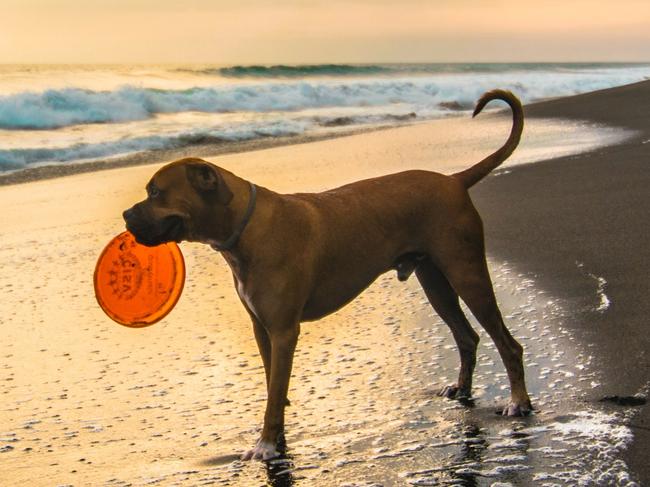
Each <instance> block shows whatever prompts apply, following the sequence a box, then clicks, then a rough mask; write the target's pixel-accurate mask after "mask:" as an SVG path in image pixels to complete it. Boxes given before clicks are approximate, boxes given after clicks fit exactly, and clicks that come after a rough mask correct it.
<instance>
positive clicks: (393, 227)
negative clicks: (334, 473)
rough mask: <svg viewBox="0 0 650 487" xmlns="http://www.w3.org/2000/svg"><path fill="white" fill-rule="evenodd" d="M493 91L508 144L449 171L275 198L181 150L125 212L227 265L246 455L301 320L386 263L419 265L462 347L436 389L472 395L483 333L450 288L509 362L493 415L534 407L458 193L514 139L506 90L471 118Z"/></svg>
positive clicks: (146, 229)
mask: <svg viewBox="0 0 650 487" xmlns="http://www.w3.org/2000/svg"><path fill="white" fill-rule="evenodd" d="M495 99H500V100H503V101H505V102H507V103H508V104H509V105H510V107H511V108H512V111H513V126H512V130H511V132H510V136H509V138H508V140H507V142H506V143H505V145H504V146H503V147H501V148H500V149H499V150H497V151H496V152H494V153H493V154H492V155H490V156H488V157H487V158H485V159H484V160H482V161H481V162H479V163H478V164H476V165H474V166H472V167H471V168H469V169H467V170H465V171H462V172H459V173H456V174H453V175H451V176H445V175H442V174H438V173H435V172H429V171H406V172H401V173H397V174H391V175H388V176H382V177H378V178H373V179H367V180H364V181H358V182H355V183H352V184H348V185H346V186H342V187H340V188H336V189H333V190H330V191H325V192H323V193H302V194H290V195H281V194H278V193H274V192H273V191H270V190H268V189H266V188H262V187H256V186H255V185H253V184H251V183H249V182H247V181H245V180H243V179H241V178H239V177H237V176H235V175H234V174H232V173H231V172H229V171H226V170H225V169H222V168H219V167H216V166H214V165H213V164H210V163H208V162H205V161H202V160H200V159H183V160H180V161H176V162H173V163H171V164H169V165H167V166H165V167H163V168H162V169H160V170H159V171H158V172H157V173H156V174H155V175H154V176H153V178H152V179H151V181H150V182H149V184H148V185H147V193H148V197H147V199H146V200H144V201H142V202H140V203H138V204H136V205H135V206H133V208H131V209H129V210H127V211H125V212H124V219H125V221H126V226H127V228H128V229H129V230H130V231H131V232H132V233H133V234H134V235H135V237H136V239H137V240H138V241H139V242H141V243H143V244H145V245H156V244H159V243H161V242H166V241H172V240H173V241H176V242H180V241H181V240H189V241H197V242H203V243H206V244H209V245H212V246H213V248H215V249H216V250H218V251H220V252H221V253H222V255H223V256H224V258H225V259H226V261H227V263H228V264H229V266H230V268H231V269H232V273H233V277H234V280H235V285H236V287H237V293H238V294H239V297H240V298H241V301H242V303H243V305H244V306H245V307H246V309H247V311H248V313H249V314H250V316H251V319H252V321H253V330H254V332H255V338H256V340H257V344H258V346H259V351H260V354H261V356H262V361H263V362H264V370H265V372H266V384H267V392H268V400H267V404H266V413H265V415H264V428H263V430H262V434H261V437H260V439H259V440H258V442H257V444H256V446H255V447H254V448H253V449H252V450H250V451H249V452H247V453H246V454H245V455H244V456H243V458H244V459H250V458H253V459H263V460H266V459H269V458H272V457H274V456H276V455H278V452H277V442H278V437H279V436H280V434H281V433H282V432H283V427H284V408H285V405H286V403H287V389H288V387H289V377H290V376H291V364H292V360H293V353H294V349H295V347H296V342H297V340H298V335H299V333H300V323H301V322H303V321H311V320H317V319H319V318H321V317H323V316H325V315H327V314H330V313H332V312H334V311H336V310H338V309H339V308H341V307H342V306H344V305H345V304H346V303H348V302H350V301H351V300H352V299H353V298H355V297H356V296H357V295H358V294H359V293H361V292H362V291H363V290H364V289H365V288H366V287H368V286H369V285H370V284H371V283H372V282H373V281H374V280H375V279H376V278H377V276H379V275H380V274H382V273H384V272H386V271H388V270H390V269H396V270H397V272H398V277H399V278H400V279H401V280H404V279H407V278H408V277H409V275H410V274H411V273H412V272H414V271H415V273H416V275H417V278H418V280H419V281H420V283H421V284H422V287H423V288H424V291H425V293H426V295H427V297H428V298H429V301H430V302H431V305H432V306H433V308H434V309H435V310H436V311H437V312H438V314H439V315H440V316H441V317H442V319H443V320H444V321H445V322H446V323H447V324H448V325H449V327H450V328H451V331H452V333H453V335H454V338H455V340H456V343H457V344H458V348H459V351H460V373H459V376H458V382H456V383H455V384H453V385H450V386H448V387H445V388H444V389H443V390H442V391H441V395H444V396H446V397H449V398H463V397H469V396H470V394H471V387H472V373H473V370H474V364H475V362H476V347H477V344H478V340H479V338H478V335H477V334H476V332H475V331H474V330H473V329H472V328H471V326H470V325H469V323H468V321H467V319H466V318H465V315H464V314H463V312H462V311H461V308H460V306H459V299H458V298H459V296H460V298H462V299H463V301H464V302H465V303H466V304H467V306H468V307H469V309H470V310H471V311H472V313H473V314H474V316H476V318H477V320H478V321H479V322H480V324H481V325H482V326H483V327H484V328H485V329H486V330H487V332H488V333H489V335H490V337H491V338H492V340H494V342H495V344H496V346H497V349H498V351H499V354H500V355H501V358H502V360H503V362H504V364H505V367H506V369H507V372H508V378H509V379H510V388H511V401H510V403H509V404H508V405H507V406H506V407H505V409H504V411H503V414H504V415H522V414H526V413H528V412H529V411H530V410H531V404H530V399H529V397H528V393H527V392H526V384H525V381H524V368H523V362H522V347H521V345H519V343H517V341H516V340H515V339H514V338H513V337H512V336H511V335H510V333H509V332H508V330H507V329H506V327H505V325H504V324H503V320H502V318H501V313H500V312H499V308H498V307H497V303H496V300H495V296H494V292H493V289H492V283H491V281H490V276H489V274H488V269H487V266H486V262H485V248H484V244H483V228H482V222H481V219H480V217H479V215H478V213H477V211H476V209H475V208H474V206H473V205H472V202H471V200H470V197H469V194H468V192H467V189H468V188H469V187H470V186H472V185H473V184H475V183H477V182H478V181H480V180H481V179H482V178H483V177H485V176H486V175H487V174H488V173H489V172H490V171H492V170H493V169H494V168H496V167H497V166H498V165H499V164H501V163H502V162H503V161H504V160H505V159H506V158H507V157H508V156H509V155H510V154H511V153H512V151H513V150H514V149H515V147H516V146H517V144H518V143H519V138H520V136H521V132H522V129H523V110H522V108H521V104H520V103H519V100H517V98H516V97H515V96H514V95H512V94H511V93H509V92H505V91H501V90H495V91H491V92H489V93H486V94H485V95H483V96H482V97H481V99H480V100H479V101H478V104H477V106H476V110H475V111H474V115H476V114H478V113H479V112H480V111H481V110H482V109H483V107H484V106H485V105H486V104H487V103H488V102H489V101H491V100H495Z"/></svg>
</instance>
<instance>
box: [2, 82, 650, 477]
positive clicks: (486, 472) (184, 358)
mask: <svg viewBox="0 0 650 487" xmlns="http://www.w3.org/2000/svg"><path fill="white" fill-rule="evenodd" d="M648 95H650V82H647V81H646V82H642V83H638V84H634V85H628V86H624V87H619V88H613V89H610V90H605V91H600V92H594V93H588V94H584V95H577V96H573V97H564V98H559V99H555V100H550V101H545V102H541V103H534V104H530V105H527V106H526V115H527V117H528V118H527V134H528V133H529V132H528V131H530V135H527V137H529V139H528V140H526V139H524V142H523V144H522V147H521V150H519V149H518V150H517V151H516V152H515V154H514V155H513V160H512V161H506V162H505V163H504V165H503V166H502V167H501V168H499V169H498V170H497V171H495V173H494V174H493V175H491V176H489V177H488V178H486V180H484V181H483V182H481V183H480V184H479V185H477V186H476V187H475V188H474V189H472V196H473V198H474V201H475V203H476V206H477V208H478V209H479V211H480V213H481V215H482V217H483V220H484V223H485V228H486V245H487V252H488V260H489V264H490V269H491V273H492V276H493V281H494V283H495V289H496V292H497V298H498V300H499V302H500V305H501V308H502V311H503V314H504V316H505V319H506V323H507V325H508V327H509V328H510V329H511V330H512V331H513V334H514V335H515V336H516V337H518V339H519V340H520V341H521V342H522V344H523V345H524V348H525V350H526V354H525V362H526V367H527V376H528V382H529V389H530V392H531V395H532V397H533V401H534V404H535V406H536V407H537V411H536V413H535V415H533V416H532V417H530V418H517V419H506V418H501V417H500V416H497V415H495V414H494V411H495V409H496V408H497V407H498V406H499V405H501V404H502V403H503V402H504V401H505V400H506V398H507V389H506V390H504V386H506V379H505V371H504V369H503V366H502V364H501V362H500V360H499V358H498V355H497V354H496V353H495V350H494V346H493V344H492V343H491V341H490V340H489V338H488V337H487V336H486V335H485V333H484V332H482V331H481V345H480V347H481V348H480V349H479V357H478V361H479V364H478V367H477V372H476V380H475V383H476V386H475V391H474V392H475V397H476V406H475V407H473V408H465V407H463V406H461V405H459V404H457V403H455V402H453V401H448V400H445V399H442V398H438V397H436V396H435V390H437V389H439V388H440V387H441V386H442V385H445V384H446V383H448V382H450V381H452V380H453V377H454V376H455V370H456V367H457V360H458V359H457V354H456V351H455V348H454V345H453V340H452V338H451V336H450V333H449V331H448V330H447V329H446V327H445V325H444V324H443V323H442V322H441V321H440V319H439V318H438V317H437V316H435V315H434V314H433V312H432V310H431V309H430V307H429V306H428V303H427V302H426V299H425V297H424V295H423V293H422V292H421V290H420V289H419V286H418V284H417V281H416V280H415V279H414V278H412V279H411V280H409V281H408V282H407V283H406V284H403V283H399V282H398V281H397V279H396V278H395V276H394V275H393V274H387V275H384V276H382V277H381V278H380V279H378V281H377V282H376V283H375V284H374V285H373V286H371V287H370V288H369V289H368V290H367V291H366V292H365V293H364V294H363V295H362V296H361V297H360V298H358V299H357V300H355V301H354V302H353V303H351V304H350V305H348V306H347V307H346V308H344V309H343V310H341V311H340V312H338V313H336V314H334V315H332V316H330V317H327V318H325V319H324V320H322V321H320V322H317V323H312V324H308V325H305V326H304V327H303V331H302V335H301V339H300V342H299V347H298V351H297V355H296V360H295V366H294V372H293V378H292V383H291V386H290V392H289V397H290V399H291V402H292V406H291V407H290V408H289V409H288V412H287V442H288V447H289V450H288V453H289V456H288V457H287V458H285V459H282V460H280V461H277V462H275V463H271V464H269V465H263V464H260V463H241V462H239V461H237V460H236V459H237V457H238V453H240V452H241V451H243V450H244V449H246V448H247V447H249V446H250V445H251V444H252V443H253V442H254V441H255V438H256V435H257V431H258V429H259V427H260V425H261V419H262V414H263V406H264V400H265V393H264V374H263V370H262V367H261V361H260V359H259V357H258V354H257V350H256V346H255V342H254V339H253V334H252V329H251V325H250V323H249V320H248V317H247V314H246V312H245V310H244V308H243V307H242V306H241V304H240V303H239V300H238V298H237V295H236V293H235V290H234V288H233V286H232V278H231V276H230V273H229V270H228V268H227V266H226V264H225V262H224V261H223V259H222V258H221V257H220V256H219V255H218V254H217V253H215V252H214V251H213V250H211V249H210V248H208V247H207V246H201V245H198V244H187V243H184V244H182V245H181V248H182V251H183V253H184V256H185V259H186V265H187V281H186V287H185V290H184V293H183V296H182V297H181V299H180V301H179V303H178V305H177V306H176V308H175V309H174V310H173V311H172V312H171V314H170V315H169V316H168V317H167V318H165V319H164V320H163V321H162V322H160V323H158V324H156V325H153V326H152V327H149V328H145V329H139V330H133V329H127V328H124V327H120V326H118V325H117V324H115V323H113V322H111V321H110V320H109V319H108V318H107V317H106V316H105V315H104V314H103V313H102V311H101V310H100V309H99V307H98V306H97V304H96V301H95V298H94V295H93V288H92V273H93V269H94V264H95V260H96V258H97V256H98V255H99V253H100V252H101V250H102V248H103V246H104V245H105V244H106V243H107V242H108V240H109V239H110V238H111V237H112V236H114V235H115V234H117V233H119V232H120V231H122V230H123V222H122V219H121V213H122V211H123V210H124V209H126V208H128V207H130V206H131V205H132V204H133V203H134V202H136V201H139V200H140V199H142V198H143V197H144V196H145V191H144V186H145V185H146V183H147V181H148V179H149V177H150V176H151V175H152V174H153V172H154V171H155V170H156V169H157V168H158V167H160V163H157V164H154V165H142V163H143V162H144V161H142V160H139V161H136V162H138V164H140V165H131V164H130V165H129V167H121V168H112V169H106V170H102V171H94V170H96V169H98V167H89V166H84V165H81V164H80V165H79V166H78V169H79V171H77V172H78V173H77V174H74V172H75V171H74V169H69V168H70V167H74V166H67V167H68V169H65V171H68V172H71V173H73V174H67V175H65V177H54V176H57V174H52V173H48V172H47V171H42V172H41V173H39V172H34V173H32V174H31V176H29V177H28V178H26V180H25V179H22V180H21V179H15V180H12V181H6V182H7V183H15V182H17V181H20V183H19V184H5V185H4V186H2V187H0V207H1V208H3V213H4V214H3V218H2V231H1V232H0V235H1V239H2V247H1V248H0V262H1V264H0V269H1V270H2V272H1V273H0V289H2V302H1V303H0V316H1V317H2V322H3V329H4V333H3V340H2V342H1V343H0V357H1V358H0V398H2V403H1V404H0V480H2V484H3V485H19V484H24V483H26V482H29V483H30V484H31V485H149V484H152V483H155V484H159V485H210V484H215V485H259V484H264V483H268V484H272V485H294V484H295V485H316V484H317V485H344V484H347V485H377V484H381V485H436V483H437V484H440V485H481V486H482V485H486V486H487V485H492V484H494V483H495V482H502V485H534V484H535V485H536V484H539V485H557V484H559V485H575V484H576V483H582V484H583V485H635V482H639V483H640V484H641V485H643V484H645V483H647V482H648V481H650V472H649V471H648V466H647V463H646V461H645V459H646V457H647V452H648V447H649V443H648V441H649V440H650V435H649V429H648V428H650V422H649V418H648V414H649V413H648V409H647V406H641V407H621V406H615V405H610V404H609V403H601V402H600V401H599V399H601V398H602V397H603V396H607V395H619V396H631V395H634V394H637V393H641V394H647V387H648V381H649V380H650V370H649V366H650V363H649V361H650V359H649V357H648V356H647V350H648V344H649V340H648V335H647V316H648V312H649V311H650V310H649V309H648V307H649V306H648V300H647V294H648V282H647V275H648V270H649V269H648V265H649V262H650V258H649V257H650V256H649V255H648V250H647V248H648V247H647V240H648V238H647V237H648V228H647V227H648V225H647V213H648V212H647V206H646V201H645V196H646V195H647V192H648V190H647V188H648V185H649V184H650V180H649V179H650V178H649V177H648V170H647V167H646V164H647V161H648V156H649V155H650V123H649V122H650V115H648V114H649V113H650V110H649V109H650V106H649V103H648V100H649V99H650V98H649V97H648ZM555 119H560V120H555ZM578 121H581V122H578ZM592 124H598V126H596V127H594V126H592ZM509 125H510V120H509V117H508V116H504V115H503V114H499V113H487V114H482V115H481V116H479V117H478V118H477V119H476V120H473V121H470V120H469V119H467V118H461V117H453V118H447V119H441V120H432V121H426V122H421V123H412V124H406V125H404V126H400V127H396V128H388V129H381V130H375V129H373V130H370V131H361V132H360V133H355V134H351V135H345V136H342V137H337V138H331V137H329V136H328V138H323V139H322V140H313V141H309V142H305V141H297V140H295V139H294V140H292V141H289V140H287V141H286V142H287V143H289V144H288V145H282V146H278V147H243V149H246V150H245V151H243V152H235V153H230V154H217V153H216V152H213V153H206V151H203V149H201V151H202V152H201V154H202V155H204V156H205V158H206V159H208V160H210V161H212V162H214V163H215V164H217V165H220V166H222V167H224V168H227V169H229V170H232V171H234V172H236V173H237V174H238V175H239V176H242V177H244V178H246V179H250V180H251V181H254V182H255V183H256V184H260V185H262V186H267V187H269V188H271V189H273V190H277V191H280V192H298V191H321V190H324V189H327V188H331V187H334V186H338V185H341V184H344V183H347V182H350V181H354V180H357V179H362V178H367V177H373V176H377V175H381V174H387V173H391V172H396V171H401V170H406V169H414V168H422V169H429V170H436V171H440V172H443V173H452V172H454V171H457V170H460V169H463V168H465V167H467V166H468V165H471V164H473V163H475V162H477V161H478V160H480V159H481V158H482V157H484V156H485V155H487V154H488V153H490V152H491V151H493V150H495V149H496V148H498V147H499V146H500V145H501V144H502V143H503V141H504V140H505V137H506V136H507V133H508V130H509ZM603 126H608V127H614V128H615V129H616V130H614V129H607V128H603ZM573 137H575V140H576V143H575V144H573V143H572V141H573ZM290 142H294V143H290ZM295 142H304V143H295ZM578 142H579V143H578ZM576 147H577V149H576ZM204 149H205V148H204ZM251 149H253V150H251ZM186 151H187V152H188V153H191V151H192V150H191V147H190V148H187V149H186ZM539 154H546V156H547V157H553V159H550V160H545V161H538V159H539ZM567 154H568V155H567ZM532 161H537V162H532ZM132 162H133V161H132ZM97 164H101V163H97ZM89 169H91V171H89ZM54 171H56V170H54ZM16 174H20V173H16ZM43 178H50V179H43ZM473 323H474V324H475V322H473ZM427 482H428V483H427ZM434 482H435V483H434Z"/></svg>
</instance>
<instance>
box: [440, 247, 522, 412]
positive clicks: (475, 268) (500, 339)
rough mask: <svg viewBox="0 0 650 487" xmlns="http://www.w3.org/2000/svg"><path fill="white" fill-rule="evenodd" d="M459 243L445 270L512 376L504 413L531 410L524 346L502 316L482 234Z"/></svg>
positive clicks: (509, 375)
mask: <svg viewBox="0 0 650 487" xmlns="http://www.w3.org/2000/svg"><path fill="white" fill-rule="evenodd" d="M456 243H458V245H457V246H455V247H448V248H454V250H453V253H454V256H453V258H451V259H445V260H444V261H443V262H447V263H453V265H447V266H446V268H445V269H444V270H443V272H444V274H445V276H446V277H447V279H448V280H449V282H450V284H451V285H452V287H453V288H454V289H455V290H456V292H457V293H458V295H459V296H460V297H461V299H462V300H463V301H464V302H465V304H467V306H468V307H469V309H470V310H471V312H472V314H473V315H474V316H475V317H476V319H477V320H478V321H479V323H480V324H481V326H482V327H483V328H484V329H485V331H487V332H488V334H489V335H490V338H492V340H493V341H494V343H495V345H496V347H497V350H498V351H499V355H500V356H501V360H503V364H504V365H505V367H506V371H507V372H508V379H509V380H510V393H511V402H510V403H509V404H508V405H507V406H506V407H505V409H504V410H503V415H504V416H522V415H525V414H528V413H529V412H530V411H531V409H532V406H531V404H530V398H529V397H528V392H527V391H526V382H525V378H524V365H523V348H522V346H521V345H520V344H519V343H518V342H517V340H515V339H514V338H513V337H512V335H511V334H510V332H509V331H508V329H507V328H506V326H505V324H504V323H503V318H502V317H501V312H500V311H499V308H498V306H497V301H496V297H495V295H494V290H493V288H492V281H491V280H490V274H489V272H488V268H487V263H486V261H485V253H484V248H483V241H482V237H481V238H480V239H478V240H475V241H474V242H473V243H472V244H470V243H469V242H467V243H466V245H462V243H461V242H456Z"/></svg>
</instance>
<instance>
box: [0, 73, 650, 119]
mask: <svg viewBox="0 0 650 487" xmlns="http://www.w3.org/2000/svg"><path fill="white" fill-rule="evenodd" d="M326 66H338V65H326ZM427 66H429V65H423V67H422V69H425V68H426V67H427ZM435 66H438V65H435ZM467 66H471V65H467ZM486 66H493V65H486ZM375 68H376V67H372V66H368V67H364V66H361V67H360V66H356V67H355V66H347V67H345V69H348V70H350V69H351V70H353V71H354V70H356V69H375ZM227 69H239V68H237V67H235V68H227ZM251 69H252V68H251ZM255 69H257V68H255ZM264 69H274V68H264ZM283 69H284V68H283ZM292 69H293V68H292ZM301 69H309V68H304V67H303V68H301ZM313 69H316V68H313ZM322 69H325V68H323V67H322V66H320V67H319V68H318V69H316V71H319V70H322ZM332 69H333V68H332ZM341 69H343V68H341ZM468 69H469V68H468ZM486 69H487V68H486ZM491 69H495V68H494V67H492V68H491ZM648 73H649V69H648V67H644V68H640V67H638V68H626V69H623V68H620V69H618V68H617V69H601V70H598V69H592V70H584V71H575V70H569V69H568V68H565V71H564V72H557V71H548V70H546V71H545V70H532V71H527V72H518V73H516V74H515V73H509V72H503V71H501V72H498V73H492V72H484V73H476V72H472V73H471V74H468V73H455V74H448V75H444V76H442V75H441V76H426V77H394V78H382V77H379V78H376V77H372V76H366V77H364V78H362V79H346V80H340V79H337V80H324V79H319V80H309V79H300V80H293V81H288V80H287V81H282V82H279V81H264V82H256V83H254V84H251V83H248V84H221V85H216V86H208V87H192V88H188V89H184V90H169V89H167V90H165V89H154V88H147V87H137V86H122V87H120V88H117V89H115V90H112V91H93V90H88V89H81V88H64V89H50V90H46V91H43V92H22V93H16V94H12V95H6V96H0V129H6V130H10V129H52V128H60V127H66V126H71V125H78V124H87V123H119V122H126V121H134V120H145V119H148V118H152V117H154V116H155V115H156V114H160V113H181V112H190V111H197V112H208V113H228V112H259V113H262V112H296V111H300V110H305V109H314V108H348V107H379V106H391V105H396V104H406V105H410V106H411V110H410V111H415V112H416V113H418V115H420V111H421V110H427V109H429V110H430V109H431V108H432V107H439V106H440V105H441V104H443V107H444V104H448V106H460V107H471V106H472V105H473V104H474V102H475V101H476V99H477V98H478V97H479V96H480V95H481V94H482V93H483V92H485V91H487V90H489V89H493V88H494V87H495V86H499V87H501V88H505V89H510V90H513V91H514V92H515V93H517V95H518V96H519V97H520V98H521V99H522V101H524V102H530V101H533V100H538V99H543V98H548V97H555V96H566V95H572V94H576V93H582V92H586V91H593V90H598V89H603V88H608V87H611V86H619V85H623V84H627V83H632V82H635V81H640V80H642V79H644V77H645V76H647V75H648Z"/></svg>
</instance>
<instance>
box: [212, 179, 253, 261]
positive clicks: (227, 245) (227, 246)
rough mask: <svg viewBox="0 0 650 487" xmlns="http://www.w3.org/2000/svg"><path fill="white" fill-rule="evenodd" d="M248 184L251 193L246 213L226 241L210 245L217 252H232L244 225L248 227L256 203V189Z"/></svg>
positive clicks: (251, 184)
mask: <svg viewBox="0 0 650 487" xmlns="http://www.w3.org/2000/svg"><path fill="white" fill-rule="evenodd" d="M248 184H249V185H250V187H251V190H250V191H251V193H250V198H249V200H248V208H246V213H245V214H244V219H243V220H242V221H241V223H240V224H239V227H237V228H236V229H235V231H234V232H233V233H232V235H231V236H230V237H229V238H228V240H226V241H225V242H224V243H222V244H218V243H213V244H211V245H210V246H211V247H212V248H213V249H214V250H216V251H217V252H225V251H228V250H232V248H233V247H234V246H235V245H237V241H238V240H239V237H241V234H242V233H243V232H244V229H245V228H246V225H248V222H249V221H250V219H251V216H253V211H254V210H255V202H256V201H257V187H256V186H255V185H254V184H253V183H251V182H249V183H248Z"/></svg>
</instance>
